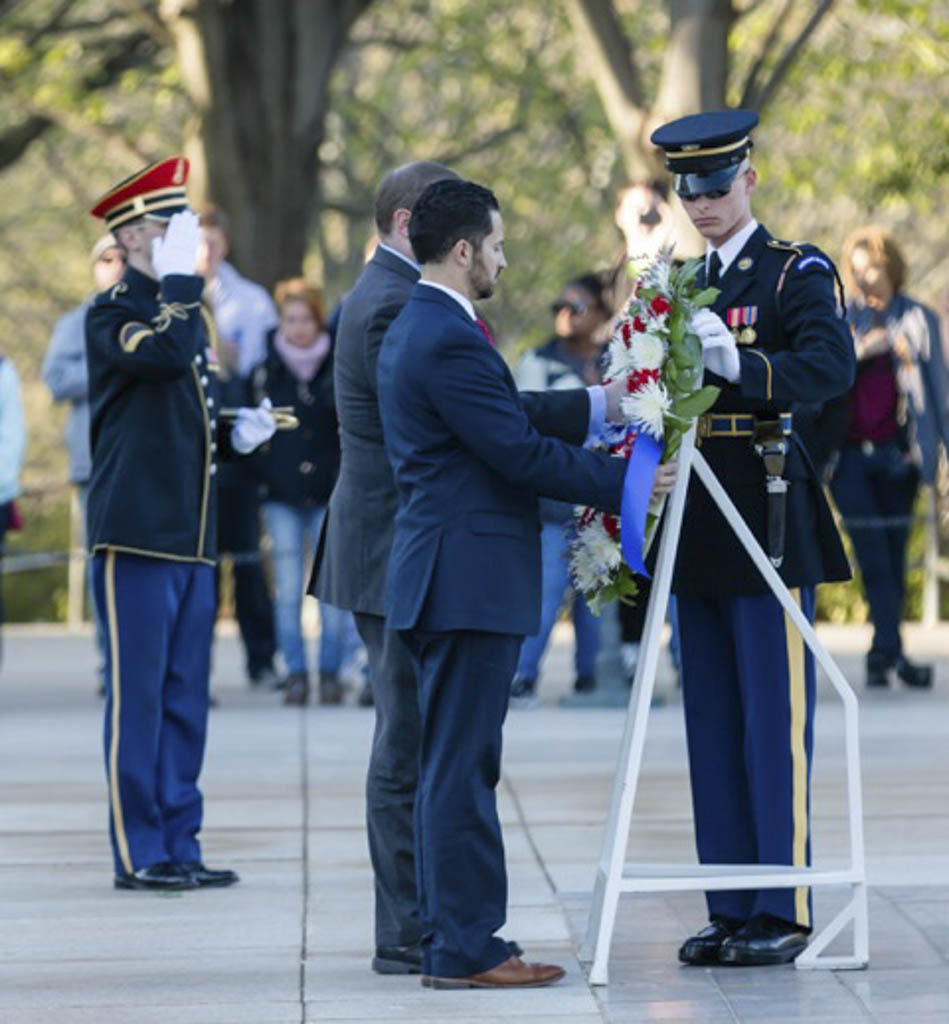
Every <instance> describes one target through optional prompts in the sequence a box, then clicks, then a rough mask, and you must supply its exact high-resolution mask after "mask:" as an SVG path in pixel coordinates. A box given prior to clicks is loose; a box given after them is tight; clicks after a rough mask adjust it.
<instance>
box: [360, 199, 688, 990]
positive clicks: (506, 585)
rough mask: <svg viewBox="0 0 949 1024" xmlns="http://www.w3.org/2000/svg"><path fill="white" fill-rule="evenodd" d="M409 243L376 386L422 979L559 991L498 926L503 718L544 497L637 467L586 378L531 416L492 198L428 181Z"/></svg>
mask: <svg viewBox="0 0 949 1024" xmlns="http://www.w3.org/2000/svg"><path fill="white" fill-rule="evenodd" d="M409 237H410V240H411V243H412V248H413V250H414V252H415V253H416V256H417V257H418V260H419V263H420V264H421V269H422V277H421V280H420V282H419V283H418V284H417V285H416V286H415V288H414V289H413V291H412V295H411V297H410V298H409V301H408V303H407V304H406V305H405V307H404V309H403V310H402V312H401V313H400V314H399V316H398V317H397V318H396V319H395V321H394V322H393V324H392V326H391V327H390V328H389V330H388V331H387V332H386V335H385V339H384V341H383V345H382V350H381V352H380V356H379V365H378V385H379V406H380V412H381V414H382V424H383V428H384V432H385V443H386V451H387V452H388V456H389V460H390V462H391V464H392V467H393V470H394V473H395V480H396V486H397V488H398V492H399V509H398V513H397V515H396V523H395V535H394V538H393V544H392V553H391V556H390V561H389V570H388V578H387V592H386V617H387V624H388V626H389V627H390V628H391V629H397V630H400V631H401V633H402V636H403V637H404V639H405V641H406V643H407V645H408V646H409V648H410V650H411V652H412V657H413V659H414V661H415V665H416V670H417V675H418V680H419V701H420V706H421V717H422V721H421V741H420V768H419V784H418V792H417V796H416V808H415V849H416V865H417V872H418V880H419V905H420V915H421V920H422V927H423V936H422V958H423V965H422V972H423V977H422V983H423V984H424V985H429V986H432V987H435V988H467V987H477V988H482V987H484V988H496V987H533V986H538V985H546V984H550V983H551V982H554V981H557V980H558V979H559V978H561V977H563V973H564V972H563V969H562V968H560V967H557V966H554V965H547V964H529V963H525V962H524V961H523V960H521V959H520V958H519V957H517V956H512V955H511V948H510V946H509V945H508V943H506V942H505V941H504V940H502V939H501V938H500V937H498V936H497V935H496V934H495V933H496V932H497V931H498V929H499V928H500V927H501V926H502V925H503V923H504V919H505V910H506V903H507V876H506V871H505V866H504V849H503V844H502V840H501V829H500V823H499V821H498V817H497V807H496V801H495V787H496V785H497V782H498V778H499V774H500V759H501V726H502V723H503V721H504V715H505V711H506V709H507V702H508V690H509V686H510V680H511V676H512V674H513V671H514V667H515V664H516V661H517V655H518V651H519V649H520V645H521V641H522V639H523V637H524V636H525V635H526V634H529V633H532V632H536V630H537V627H538V623H539V617H540V540H539V519H538V508H537V499H538V495H541V494H543V495H546V496H549V497H553V498H559V499H561V500H564V501H572V502H579V503H583V504H590V505H597V506H599V507H601V508H606V509H611V510H614V511H615V510H616V509H618V508H619V505H620V497H621V491H622V485H623V475H624V470H625V463H624V462H623V461H622V460H620V459H613V458H611V457H609V456H607V455H605V454H602V453H596V452H590V451H585V450H583V449H582V448H581V447H579V446H580V445H582V443H583V441H584V439H585V438H586V435H587V431H588V421H589V415H590V402H591V399H590V397H588V394H587V392H586V391H584V390H582V389H578V390H575V391H564V392H552V393H550V394H549V395H547V396H545V401H543V402H541V403H539V404H537V408H536V410H535V415H534V422H533V423H532V419H531V417H530V416H529V414H528V411H527V409H526V408H525V402H524V400H523V399H522V397H521V396H520V395H519V394H518V392H517V389H516V386H515V384H514V381H513V378H512V377H511V374H510V372H509V371H508V369H507V366H506V364H505V363H504V360H503V359H502V358H501V356H500V355H499V354H498V353H497V351H496V350H495V349H494V348H493V346H492V345H490V344H489V343H488V338H487V336H486V329H485V328H484V325H483V324H481V322H480V321H478V320H477V319H476V317H475V313H474V308H473V306H472V300H476V299H482V298H487V297H488V296H490V295H491V293H492V291H493V288H494V283H495V281H496V280H497V277H498V275H499V274H500V272H501V270H502V269H503V268H504V267H505V265H506V263H505V259H504V251H503V229H502V223H501V216H500V213H499V210H498V204H497V200H496V199H495V197H494V195H493V193H491V192H490V191H489V190H487V189H484V188H482V187H481V186H479V185H475V184H474V183H472V182H464V181H457V180H450V181H439V182H436V183H434V184H432V185H430V186H429V187H428V188H427V189H426V190H425V192H423V193H422V196H421V197H420V198H419V200H418V202H417V203H416V205H415V207H414V209H413V211H412V219H411V222H410V224H409ZM531 404H534V403H531ZM538 427H539V428H540V430H538ZM545 434H546V435H548V436H544V435H545ZM664 474H668V471H667V470H664ZM666 482H667V483H668V479H667V477H666Z"/></svg>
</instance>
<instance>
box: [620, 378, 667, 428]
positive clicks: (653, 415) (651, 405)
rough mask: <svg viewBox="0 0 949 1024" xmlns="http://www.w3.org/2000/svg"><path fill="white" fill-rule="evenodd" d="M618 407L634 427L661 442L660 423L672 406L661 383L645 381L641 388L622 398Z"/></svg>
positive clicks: (661, 424) (661, 423)
mask: <svg viewBox="0 0 949 1024" xmlns="http://www.w3.org/2000/svg"><path fill="white" fill-rule="evenodd" d="M620 405H621V408H622V410H623V415H624V416H625V417H626V418H627V419H628V420H630V421H631V422H632V423H633V425H634V426H636V427H638V428H639V429H640V430H645V431H646V432H647V433H650V434H652V436H653V437H655V438H656V439H657V440H659V441H661V440H662V435H663V422H662V421H663V417H664V416H665V414H666V413H667V412H668V411H669V409H670V407H671V406H672V399H671V398H670V397H669V393H668V392H667V391H666V389H665V386H664V385H663V384H662V382H661V381H655V380H647V381H646V383H645V384H643V386H642V387H641V388H639V389H638V390H637V391H635V392H633V394H631V395H628V396H627V397H626V398H624V399H623V400H622V401H621V403H620Z"/></svg>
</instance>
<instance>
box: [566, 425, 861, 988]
mask: <svg viewBox="0 0 949 1024" xmlns="http://www.w3.org/2000/svg"><path fill="white" fill-rule="evenodd" d="M692 470H694V471H695V472H696V473H697V474H698V477H699V479H700V480H701V481H702V483H703V484H704V485H705V487H706V488H707V489H708V491H709V493H710V494H711V496H712V498H713V499H714V501H715V502H716V504H717V505H718V507H719V508H720V509H721V511H722V514H723V515H724V516H725V518H726V519H727V520H728V522H729V524H730V525H731V527H732V529H733V530H734V531H735V534H736V535H737V537H738V539H739V540H740V541H741V543H742V544H743V545H744V547H745V550H746V551H747V552H748V554H749V555H750V556H751V558H752V559H753V560H754V563H755V565H756V566H757V567H758V569H759V570H760V571H761V573H762V575H763V576H764V578H765V580H766V581H767V583H768V585H769V586H770V587H771V590H772V591H773V592H774V595H775V597H777V598H778V600H779V601H780V602H781V604H782V605H783V606H784V609H785V611H786V612H787V613H788V615H789V616H790V617H791V619H792V621H793V622H794V624H795V626H797V628H798V630H799V632H800V634H801V636H802V637H803V639H804V642H805V643H806V644H807V646H808V647H809V648H810V649H811V651H813V653H814V656H815V657H816V659H817V661H818V662H819V663H820V665H821V667H822V668H823V669H824V671H825V672H826V673H827V676H828V677H829V679H830V681H831V682H832V683H833V684H834V687H835V688H836V690H837V692H838V693H839V694H840V697H841V699H842V700H843V703H844V721H845V741H846V755H847V793H848V800H849V809H850V814H849V818H850V864H849V866H848V867H843V868H839V869H833V870H822V869H820V868H815V867H809V868H796V867H791V866H790V865H789V866H784V865H761V864H701V865H699V864H626V865H624V858H625V851H626V846H627V843H628V840H629V830H630V821H631V818H632V813H633V803H634V801H635V798H636V787H637V784H638V782H639V768H640V765H641V763H642V757H643V745H644V743H645V740H646V723H647V719H648V715H649V703H650V700H651V699H652V693H653V688H654V687H655V682H656V664H657V661H658V657H659V641H660V634H661V631H662V625H663V620H664V618H665V610H666V604H667V602H668V600H669V588H670V586H671V583H672V571H673V566H674V564H675V556H676V548H677V547H678V542H679V530H680V527H681V525H682V513H683V510H684V507H685V496H686V490H687V488H688V483H689V476H690V474H691V471H692ZM858 741H859V737H858V724H857V698H856V696H855V694H854V692H853V690H852V689H851V688H850V686H849V684H848V683H847V680H846V679H844V677H843V675H842V673H841V671H840V669H839V668H838V667H837V665H836V664H835V663H834V661H833V659H832V658H831V656H830V655H829V654H828V653H827V651H826V650H825V649H824V647H823V645H822V644H821V642H820V641H819V640H818V639H817V635H816V634H815V632H814V630H813V628H812V627H811V624H810V623H809V622H808V621H807V618H806V617H805V616H804V614H803V613H802V612H801V610H800V608H799V607H798V605H797V603H796V602H795V601H794V599H793V598H792V597H791V595H790V593H789V592H788V589H787V587H786V586H785V585H784V583H783V582H782V581H781V577H780V576H779V575H778V573H777V572H776V571H775V569H774V567H773V566H772V565H771V562H770V561H769V560H768V558H767V557H766V556H765V553H764V552H763V551H762V549H761V547H760V545H759V544H758V542H757V541H756V540H755V538H754V536H753V534H752V533H751V531H750V530H749V529H748V527H747V526H746V525H745V522H744V520H743V519H742V518H741V515H740V514H739V512H738V510H737V509H736V508H735V506H734V504H733V503H732V501H731V499H730V498H729V497H728V495H727V494H726V493H725V490H724V489H723V487H722V485H721V484H720V483H719V482H718V478H717V477H716V476H715V474H714V473H713V472H712V470H711V468H710V467H709V465H708V463H707V462H706V461H705V459H704V458H703V456H702V454H701V452H700V451H698V449H696V447H695V427H694V426H693V427H692V429H691V430H690V431H689V432H688V434H687V435H686V437H685V438H684V440H683V443H682V449H681V455H680V458H679V473H678V477H677V479H676V485H675V488H674V490H673V492H672V494H671V496H670V499H669V509H668V512H667V515H666V522H665V524H664V526H663V530H662V536H661V539H660V544H659V555H658V560H657V565H656V573H655V578H654V580H653V585H652V595H651V597H650V600H649V607H648V609H647V613H646V623H645V627H644V630H643V638H642V641H641V644H640V649H639V658H638V661H637V664H636V675H635V678H634V680H633V688H632V692H631V694H630V704H629V711H628V712H627V715H626V727H625V730H624V732H623V742H622V745H621V747H620V754H619V761H618V764H617V771H616V775H615V778H614V782H613V795H612V799H611V801H610V816H609V819H608V821H607V825H606V832H605V834H604V837H603V849H602V852H601V854H600V863H599V867H598V869H597V876H596V883H595V885H594V890H593V905H592V907H591V909H590V917H589V920H588V921H587V931H586V937H585V939H584V942H583V945H582V946H581V948H580V959H581V960H582V961H586V962H589V961H592V965H591V967H590V983H591V984H592V985H605V984H607V981H608V969H607V961H608V959H609V952H610V944H611V942H612V938H613V928H614V925H615V923H616V911H617V905H618V903H619V897H620V893H622V892H671V891H679V890H685V889H687V890H703V891H704V890H709V889H760V888H762V887H765V888H768V889H777V888H793V887H796V886H799V885H812V886H818V885H842V886H850V894H851V895H850V900H849V901H848V903H847V905H846V906H845V907H844V909H843V910H841V912H840V913H839V914H838V915H837V916H836V917H835V918H834V919H833V920H832V921H831V922H830V923H829V924H828V925H827V926H826V927H825V928H824V929H823V930H822V931H821V932H819V933H817V934H816V935H815V936H814V937H813V938H812V939H811V941H810V943H809V945H808V947H807V949H806V950H805V951H804V952H803V953H801V954H800V955H799V956H798V958H797V959H796V960H795V966H796V967H797V968H798V969H801V970H806V969H812V970H813V969H819V968H823V969H825V970H834V969H836V970H855V969H860V968H863V967H866V966H867V963H868V960H869V947H868V920H867V883H866V871H865V866H864V853H863V799H862V794H861V789H860V754H859V747H858ZM851 922H852V923H853V954H852V955H847V956H821V953H822V952H823V950H824V949H825V948H826V947H827V946H828V945H829V943H830V942H831V941H833V939H834V938H836V937H837V935H839V934H840V933H841V932H842V931H843V929H844V928H845V927H846V926H847V925H848V924H850V923H851Z"/></svg>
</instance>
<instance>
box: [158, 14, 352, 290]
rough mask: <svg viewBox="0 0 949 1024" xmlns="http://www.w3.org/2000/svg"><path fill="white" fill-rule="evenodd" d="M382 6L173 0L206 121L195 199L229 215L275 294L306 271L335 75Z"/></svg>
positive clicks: (193, 90)
mask: <svg viewBox="0 0 949 1024" xmlns="http://www.w3.org/2000/svg"><path fill="white" fill-rule="evenodd" d="M371 2H372V0H231V2H224V0H162V2H161V16H162V19H163V20H164V22H165V24H166V25H167V26H168V28H169V30H170V31H171V33H172V35H173V37H174V40H175V47H176V50H177V55H178V66H179V68H180V69H181V74H182V77H183V81H184V85H185V88H186V89H187V91H188V93H189V95H190V97H191V99H192V102H193V104H194V107H195V110H196V113H197V119H198V123H197V125H196V129H197V138H196V139H195V141H194V142H193V143H192V145H191V146H190V147H189V156H190V157H191V158H192V161H193V163H192V188H191V193H192V195H194V196H195V197H196V198H199V199H209V200H211V201H213V202H215V203H217V204H218V205H219V206H220V207H221V208H222V209H223V210H224V211H225V212H226V213H227V215H228V218H229V221H230V231H229V237H230V247H231V258H232V259H233V260H234V262H235V264H237V265H238V266H239V267H240V269H241V272H242V273H244V274H246V275H247V276H248V277H250V278H252V279H253V280H255V281H259V282H260V283H261V284H263V285H265V286H266V287H268V288H269V287H272V285H273V284H274V282H276V281H277V280H279V279H280V278H283V277H288V276H291V275H295V274H299V273H300V270H301V268H302V266H303V256H304V253H305V251H306V243H307V236H308V230H309V227H310V224H311V222H312V218H313V214H314V211H315V210H316V209H317V206H318V169H319V155H318V154H319V147H320V144H321V142H322V141H323V135H324V120H325V116H326V111H327V107H328V103H329V79H330V75H331V73H332V70H333V68H334V66H335V64H336V61H337V60H338V58H339V55H340V53H341V51H342V49H343V47H344V46H345V43H346V40H347V38H348V36H349V32H350V29H351V28H352V25H353V23H354V22H355V20H356V19H357V18H358V17H359V15H360V14H361V13H362V12H363V11H364V10H365V9H366V8H367V7H369V6H370V4H371Z"/></svg>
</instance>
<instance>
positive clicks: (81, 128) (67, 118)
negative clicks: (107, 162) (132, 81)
mask: <svg viewBox="0 0 949 1024" xmlns="http://www.w3.org/2000/svg"><path fill="white" fill-rule="evenodd" d="M157 52H158V46H157V45H156V44H155V41H154V39H153V38H152V37H151V36H149V35H146V34H145V33H138V34H137V35H133V36H130V37H128V38H125V39H117V40H114V41H113V44H112V47H111V52H110V53H109V54H108V56H107V57H106V58H105V60H104V61H103V62H102V63H101V64H100V65H99V66H98V67H96V68H94V69H92V70H91V71H90V72H89V73H88V74H87V75H85V76H84V78H83V79H82V81H81V82H80V83H79V88H80V90H81V91H82V92H84V93H87V92H95V91H96V90H98V89H104V88H107V87H108V86H110V85H112V84H113V83H114V82H116V81H117V80H118V79H119V77H120V76H121V75H122V74H123V73H124V72H125V71H128V70H129V69H130V68H133V67H141V66H142V65H145V64H148V63H149V61H150V60H151V59H152V58H153V57H154V56H155V54H156V53H157ZM0 82H2V83H3V84H4V85H5V86H6V87H7V88H8V89H10V90H11V92H12V91H13V88H14V83H13V80H12V79H11V77H10V76H9V75H5V74H4V75H0ZM22 106H23V108H24V109H25V110H26V111H27V112H28V114H29V116H28V117H27V118H26V120H24V121H21V122H20V124H18V125H16V126H15V127H13V128H11V129H9V130H8V131H6V132H4V133H3V134H2V135H0V170H3V169H4V168H5V167H9V166H10V165H11V164H13V163H16V161H17V160H19V158H20V157H21V156H22V155H23V154H24V153H25V152H26V150H27V149H28V148H29V146H30V144H31V143H33V142H34V141H35V140H36V139H38V138H39V137H40V136H41V135H42V134H43V133H44V132H45V131H47V130H48V129H49V128H52V127H53V126H54V125H57V124H58V125H62V126H63V127H64V128H67V129H68V130H71V131H73V132H75V133H76V134H77V135H79V136H83V135H85V136H88V135H92V136H93V137H94V138H96V139H97V140H98V141H99V142H100V143H101V144H102V145H103V146H106V147H108V148H109V149H111V150H113V151H116V152H118V153H119V155H120V157H121V159H123V160H128V159H129V158H130V157H131V158H132V160H133V161H141V162H143V163H144V162H146V161H147V157H145V155H144V154H143V153H141V152H139V151H138V149H137V147H135V145H134V144H133V143H131V142H129V141H128V140H127V139H124V138H122V137H120V136H117V135H115V134H114V133H112V132H109V131H107V130H106V129H104V128H102V127H101V126H98V125H93V124H90V123H89V122H88V121H87V120H86V119H85V118H83V117H82V116H81V115H79V114H72V113H69V112H68V111H65V110H62V109H59V108H57V109H52V108H47V107H44V106H41V105H40V104H38V103H36V102H35V100H33V99H32V98H28V99H25V100H23V101H22Z"/></svg>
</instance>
